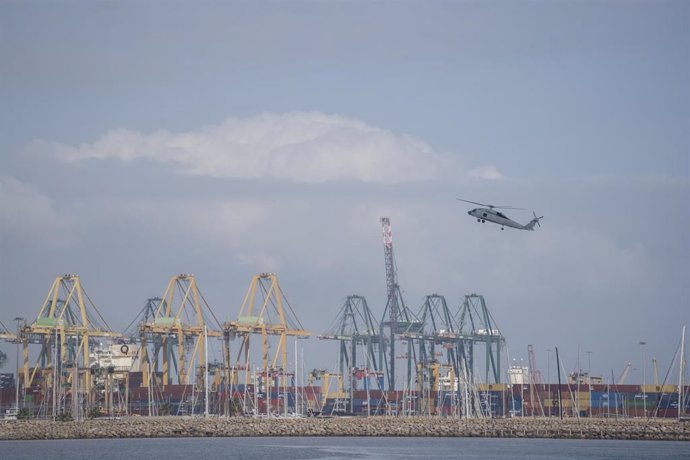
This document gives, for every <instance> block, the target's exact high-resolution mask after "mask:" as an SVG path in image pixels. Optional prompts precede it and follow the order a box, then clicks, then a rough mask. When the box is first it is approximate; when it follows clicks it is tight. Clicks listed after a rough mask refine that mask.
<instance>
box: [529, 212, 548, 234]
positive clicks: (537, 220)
mask: <svg viewBox="0 0 690 460" xmlns="http://www.w3.org/2000/svg"><path fill="white" fill-rule="evenodd" d="M532 214H533V215H534V219H532V220H530V221H529V223H528V224H527V225H525V230H534V224H537V225H539V226H540V227H541V224H540V223H539V221H540V220H541V219H543V218H544V216H541V217H537V213H535V212H534V211H532Z"/></svg>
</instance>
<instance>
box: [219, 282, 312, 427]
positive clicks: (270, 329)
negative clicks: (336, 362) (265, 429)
mask: <svg viewBox="0 0 690 460" xmlns="http://www.w3.org/2000/svg"><path fill="white" fill-rule="evenodd" d="M309 335H310V333H309V332H308V331H307V330H306V329H305V328H304V326H302V323H301V322H300V321H299V318H298V317H297V315H296V314H295V312H294V310H293V308H292V306H291V305H290V303H289V302H288V300H287V298H286V297H285V294H284V293H283V290H282V289H281V287H280V284H279V283H278V277H277V275H276V274H275V273H261V274H258V275H255V276H254V277H252V279H251V282H250V284H249V288H248V289H247V293H246V294H245V296H244V300H243V301H242V306H241V307H240V310H239V314H238V316H237V318H236V319H234V320H232V321H228V322H226V323H224V324H223V337H224V343H225V346H224V349H225V350H227V352H226V355H227V359H228V360H229V362H231V363H232V364H231V365H230V367H229V368H228V378H227V380H226V382H227V383H226V384H227V385H228V386H230V387H233V388H234V386H235V385H238V384H241V385H242V387H241V388H242V396H243V407H244V409H245V411H247V408H248V407H250V406H253V410H254V413H257V414H258V413H259V412H260V411H261V408H259V407H258V406H259V398H258V395H259V393H261V395H262V396H263V398H261V399H262V403H263V405H264V407H263V410H262V411H261V412H263V413H264V414H265V415H270V413H271V408H272V406H273V409H275V410H277V411H279V412H281V413H286V412H287V410H288V409H287V407H288V404H287V402H288V398H289V396H288V387H290V388H292V387H293V386H294V385H292V384H288V379H289V378H290V372H289V369H288V348H287V346H288V344H287V338H288V337H309ZM252 336H259V337H260V338H261V348H260V350H261V355H260V362H261V367H260V368H258V372H256V371H255V372H252V367H251V366H252V359H251V358H252V357H251V347H250V345H251V338H252ZM271 337H274V338H275V339H276V340H275V342H276V343H275V344H274V345H273V349H274V350H275V351H274V353H273V356H270V350H271V344H270V338H271ZM235 338H239V339H240V345H239V349H238V350H237V355H236V358H235V360H234V361H232V358H231V355H230V341H232V340H234V339H235ZM292 378H293V379H294V378H295V376H294V373H293V374H292ZM250 387H251V388H252V392H253V393H254V397H253V398H252V397H251V395H250V392H249V391H248V389H249V388H250ZM281 389H282V392H281ZM274 393H277V395H279V396H280V395H282V396H281V397H280V398H273V395H274ZM275 399H277V400H278V405H277V406H276V404H272V400H275Z"/></svg>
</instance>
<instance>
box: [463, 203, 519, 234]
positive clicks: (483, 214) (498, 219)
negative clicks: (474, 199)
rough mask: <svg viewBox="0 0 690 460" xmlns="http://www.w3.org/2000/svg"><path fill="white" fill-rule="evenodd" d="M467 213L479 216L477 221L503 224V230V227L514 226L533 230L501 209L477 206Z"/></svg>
mask: <svg viewBox="0 0 690 460" xmlns="http://www.w3.org/2000/svg"><path fill="white" fill-rule="evenodd" d="M467 214H469V215H470V216H472V217H476V218H477V222H482V223H484V222H487V221H489V222H493V223H494V224H498V225H500V226H501V230H503V227H504V226H505V227H513V228H517V229H520V230H532V228H528V227H527V226H526V225H522V224H519V223H517V222H515V221H514V220H513V219H511V218H509V217H507V216H506V215H505V214H503V213H502V212H500V211H496V210H495V209H489V208H475V209H472V210H471V211H467Z"/></svg>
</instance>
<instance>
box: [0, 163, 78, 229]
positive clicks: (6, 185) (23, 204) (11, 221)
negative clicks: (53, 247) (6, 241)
mask: <svg viewBox="0 0 690 460" xmlns="http://www.w3.org/2000/svg"><path fill="white" fill-rule="evenodd" d="M66 228H67V224H66V222H64V221H63V220H61V219H60V217H58V214H57V212H56V210H55V207H54V204H53V201H52V200H51V199H50V198H49V197H47V196H46V195H44V194H43V193H41V192H40V191H39V190H38V189H36V188H35V187H33V186H32V185H30V184H27V183H25V182H22V181H20V180H18V179H16V178H14V177H12V176H0V232H2V234H3V235H9V234H10V233H11V234H13V235H15V236H17V235H19V236H22V237H29V238H35V239H37V242H44V243H45V242H46V241H48V240H50V241H52V242H55V241H57V240H60V239H61V238H62V237H63V236H64V234H63V232H61V230H65V229H66Z"/></svg>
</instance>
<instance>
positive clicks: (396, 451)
mask: <svg viewBox="0 0 690 460" xmlns="http://www.w3.org/2000/svg"><path fill="white" fill-rule="evenodd" d="M36 458H41V459H42V460H52V459H70V460H80V459H84V460H86V459H88V460H94V459H98V460H135V459H147V460H151V459H155V458H162V459H165V460H213V459H265V458H274V459H277V460H297V459H320V458H321V459H334V460H335V459H391V458H405V459H418V458H419V459H424V460H432V459H439V460H441V459H442V460H450V459H454V458H463V459H481V460H490V459H556V460H559V459H560V460H564V459H613V458H624V459H650V458H651V459H665V458H668V459H682V458H687V459H690V443H688V442H680V441H679V442H673V441H671V442H669V441H608V440H560V439H491V438H312V437H308V438H172V439H164V438H162V439H95V440H64V441H0V459H3V460H10V459H12V460H14V459H27V460H28V459H32V460H33V459H36Z"/></svg>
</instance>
